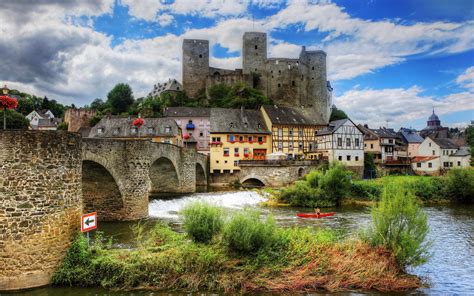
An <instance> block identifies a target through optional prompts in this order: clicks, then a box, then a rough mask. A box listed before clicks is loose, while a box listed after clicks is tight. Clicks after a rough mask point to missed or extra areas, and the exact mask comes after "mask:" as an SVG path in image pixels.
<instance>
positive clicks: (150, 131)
mask: <svg viewBox="0 0 474 296" xmlns="http://www.w3.org/2000/svg"><path fill="white" fill-rule="evenodd" d="M154 130H155V129H154V128H153V127H149V128H148V129H147V132H148V134H149V135H152V134H153V132H154Z"/></svg>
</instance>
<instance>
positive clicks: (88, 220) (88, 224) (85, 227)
mask: <svg viewBox="0 0 474 296" xmlns="http://www.w3.org/2000/svg"><path fill="white" fill-rule="evenodd" d="M96 228H97V213H96V212H93V213H90V214H83V215H82V216H81V231H82V232H86V233H87V244H89V231H91V230H93V229H96Z"/></svg>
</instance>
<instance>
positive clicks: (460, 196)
mask: <svg viewBox="0 0 474 296" xmlns="http://www.w3.org/2000/svg"><path fill="white" fill-rule="evenodd" d="M445 186H446V194H447V195H448V196H449V197H450V198H451V199H453V200H455V201H458V202H464V203H474V170H473V169H452V170H450V171H449V172H448V175H447V176H446V182H445Z"/></svg>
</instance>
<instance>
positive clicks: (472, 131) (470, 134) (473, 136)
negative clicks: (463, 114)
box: [465, 125, 474, 166]
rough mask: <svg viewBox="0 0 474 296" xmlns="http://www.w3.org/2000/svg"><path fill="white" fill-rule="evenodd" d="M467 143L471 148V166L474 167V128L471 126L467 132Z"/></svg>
mask: <svg viewBox="0 0 474 296" xmlns="http://www.w3.org/2000/svg"><path fill="white" fill-rule="evenodd" d="M465 137H466V142H467V144H468V145H469V147H470V148H471V166H474V126H473V125H470V126H468V127H467V128H466V131H465Z"/></svg>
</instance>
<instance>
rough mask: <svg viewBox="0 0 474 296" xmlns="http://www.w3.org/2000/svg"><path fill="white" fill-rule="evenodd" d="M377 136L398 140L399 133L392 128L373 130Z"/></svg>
mask: <svg viewBox="0 0 474 296" xmlns="http://www.w3.org/2000/svg"><path fill="white" fill-rule="evenodd" d="M371 131H372V132H374V133H375V134H376V135H377V136H379V137H381V138H397V137H398V135H397V133H396V132H395V131H394V130H393V129H391V128H385V127H381V128H378V129H371Z"/></svg>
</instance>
